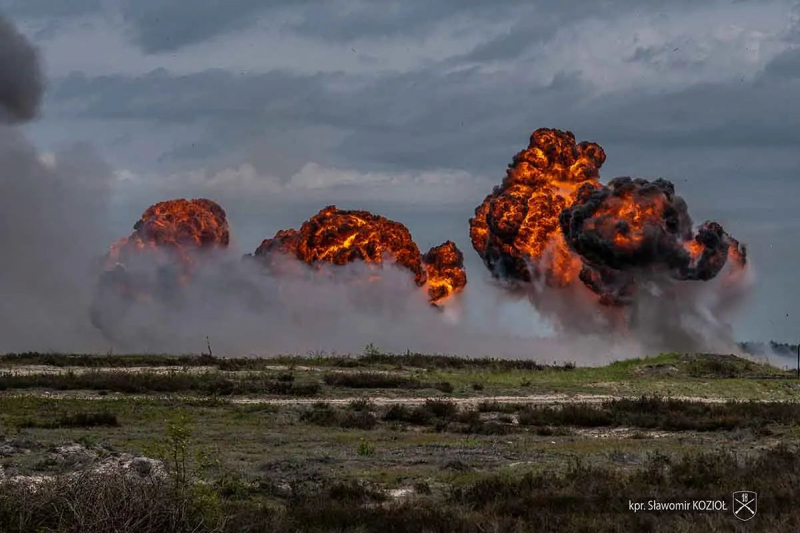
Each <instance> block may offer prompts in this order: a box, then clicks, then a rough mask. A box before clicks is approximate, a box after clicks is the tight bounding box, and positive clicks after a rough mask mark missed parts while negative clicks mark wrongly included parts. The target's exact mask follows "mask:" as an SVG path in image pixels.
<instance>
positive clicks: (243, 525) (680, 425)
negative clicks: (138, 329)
mask: <svg viewBox="0 0 800 533" xmlns="http://www.w3.org/2000/svg"><path fill="white" fill-rule="evenodd" d="M798 387H800V382H798V381H797V380H796V379H794V378H793V375H792V374H790V373H787V372H784V371H781V370H779V369H776V368H773V367H770V366H766V365H763V364H759V363H755V362H752V361H749V360H746V359H741V358H737V357H733V356H723V355H686V354H664V355H661V356H658V357H653V358H646V359H636V360H627V361H621V362H617V363H613V364H611V365H608V366H604V367H596V368H581V367H575V366H574V365H555V366H548V365H541V364H537V363H534V362H531V361H504V360H492V359H475V360H470V359H460V358H453V357H443V356H430V355H420V354H406V355H397V356H393V355H386V354H380V353H377V351H375V350H369V351H368V353H367V354H366V355H364V356H361V357H277V358H270V359H215V358H212V357H207V356H199V357H170V356H149V355H147V356H82V355H59V354H13V355H8V356H3V357H0V466H1V467H2V468H0V531H3V532H5V531H9V532H11V531H24V532H28V531H30V532H37V531H81V532H84V531H86V532H94V531H96V532H103V531H131V532H133V531H145V532H147V531H153V532H156V531H159V532H160V531H209V532H211V531H220V532H223V531H224V532H228V531H230V532H239V531H245V532H248V531H253V532H255V531H264V532H266V531H271V532H272V531H275V532H282V531H287V532H288V531H382V532H385V531H409V532H410V531H442V532H445V531H447V532H449V531H566V532H570V531H589V530H591V531H796V530H798V529H800V511H795V510H794V509H793V506H792V505H791V504H792V503H793V502H794V501H795V499H796V497H797V496H798V490H799V489H798V488H797V487H800V485H798V481H799V480H800V456H798V455H797V453H796V452H797V449H798V446H800V403H797V400H798V399H800V394H798V392H800V388H798ZM735 490H754V491H758V493H759V502H758V515H757V516H756V517H755V518H754V519H753V520H751V521H749V522H747V523H744V522H740V521H739V520H737V519H736V518H735V517H734V516H733V514H732V512H731V510H730V507H731V506H732V501H731V494H732V492H733V491H735ZM709 498H712V499H722V500H725V501H726V502H727V507H728V510H727V511H718V512H699V511H687V512H672V513H668V512H663V513H653V512H649V513H648V512H640V513H634V512H632V511H630V510H629V503H630V501H639V500H648V499H658V500H660V501H677V500H686V499H709ZM154 501H157V502H158V505H154V504H152V503H149V504H148V503H147V502H154ZM98 502H99V503H98ZM98 506H99V507H98ZM97 509H101V511H102V512H101V511H98V510H97Z"/></svg>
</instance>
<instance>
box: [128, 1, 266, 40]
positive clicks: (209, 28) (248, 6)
mask: <svg viewBox="0 0 800 533" xmlns="http://www.w3.org/2000/svg"><path fill="white" fill-rule="evenodd" d="M272 5H273V7H274V6H275V4H272ZM266 7H267V6H266V5H265V3H264V2H261V1H259V0H225V1H224V2H220V1H218V0H192V1H191V2H185V1H182V0H125V1H124V2H123V7H122V12H123V14H124V15H125V17H126V19H127V20H128V21H129V23H130V28H131V34H132V37H133V40H134V42H136V44H138V45H139V46H140V47H141V48H142V50H144V51H145V52H147V53H161V52H170V51H173V50H177V49H178V48H181V47H183V46H187V45H191V44H196V43H199V42H202V41H205V40H207V39H211V38H214V37H216V36H218V35H221V34H224V33H228V32H231V31H235V30H238V29H242V28H245V27H248V26H252V25H254V24H256V23H257V22H258V16H259V15H260V12H262V11H264V10H265V9H266Z"/></svg>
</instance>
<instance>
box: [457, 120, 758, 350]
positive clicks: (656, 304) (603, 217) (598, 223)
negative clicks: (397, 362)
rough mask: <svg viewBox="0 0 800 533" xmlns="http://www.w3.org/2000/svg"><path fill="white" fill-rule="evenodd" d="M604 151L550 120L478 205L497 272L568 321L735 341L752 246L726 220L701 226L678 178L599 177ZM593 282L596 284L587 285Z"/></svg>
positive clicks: (644, 334) (478, 224) (672, 341)
mask: <svg viewBox="0 0 800 533" xmlns="http://www.w3.org/2000/svg"><path fill="white" fill-rule="evenodd" d="M605 159H606V155H605V152H604V151H603V149H602V148H601V147H600V146H599V145H597V144H595V143H589V142H582V143H579V144H577V143H576V142H575V137H574V135H573V134H572V133H571V132H563V131H559V130H552V129H539V130H536V131H535V132H534V133H533V135H531V139H530V144H529V146H528V148H527V149H525V150H523V151H521V152H519V153H518V154H517V155H516V156H514V160H513V162H512V164H511V165H509V169H508V172H507V175H506V178H505V179H504V180H503V182H502V184H501V185H500V186H499V187H497V188H496V189H495V190H494V191H493V192H492V193H491V194H490V195H489V196H487V197H486V199H485V200H484V202H483V203H482V204H481V205H480V206H478V207H477V208H476V210H475V217H474V218H473V219H471V220H470V235H471V237H472V243H473V247H474V248H475V250H476V251H477V252H478V254H479V255H480V256H481V258H482V259H483V261H484V263H485V264H486V266H487V267H488V268H489V270H490V272H491V273H492V275H493V276H494V277H495V278H497V279H498V280H499V281H501V282H502V283H503V284H504V285H505V286H506V287H507V288H510V289H512V290H513V291H517V292H524V293H525V294H527V295H529V297H530V298H531V300H532V302H533V303H534V304H535V305H536V307H537V309H538V310H539V311H540V312H542V313H543V314H544V315H545V316H547V317H548V318H550V319H551V320H552V321H553V323H554V324H553V325H554V326H555V327H556V328H559V329H564V330H569V331H581V332H587V331H588V332H591V331H603V330H608V329H609V328H610V329H612V330H614V331H617V333H623V334H626V335H633V336H634V337H638V338H641V339H643V340H646V341H647V342H648V343H649V344H650V345H652V346H653V347H657V348H658V349H668V348H680V349H698V348H708V349H711V348H716V349H720V347H724V346H726V345H729V344H732V343H731V341H732V337H731V335H730V330H729V328H727V327H726V326H725V324H724V323H723V322H722V321H721V320H720V311H721V310H722V308H723V307H724V306H723V302H725V304H730V303H731V299H732V297H733V295H734V294H735V295H737V296H740V295H741V293H742V290H743V289H742V287H743V285H744V283H743V281H744V278H745V276H744V275H743V272H744V269H745V266H746V253H745V249H744V247H743V246H741V245H740V244H739V242H738V241H737V240H736V239H734V238H733V237H731V236H730V235H728V233H726V232H725V231H724V230H723V229H722V227H721V226H720V225H719V224H717V223H716V222H705V223H703V224H702V225H701V226H700V227H699V228H697V230H695V228H694V227H693V224H692V220H691V218H690V216H689V213H688V208H687V206H686V203H685V202H684V200H683V199H682V198H680V197H679V196H677V195H676V194H675V188H674V186H673V184H672V183H670V182H669V181H666V180H663V179H658V180H656V181H653V182H649V181H647V180H643V179H631V178H627V177H624V178H616V179H614V180H612V181H611V182H610V183H609V184H608V185H605V186H604V185H602V184H601V183H600V181H599V177H600V176H599V169H600V167H601V166H602V164H603V163H604V162H605ZM726 264H727V265H728V268H727V270H728V274H727V275H725V276H723V279H722V280H721V281H719V282H716V281H717V280H715V282H716V283H713V284H710V285H706V286H699V285H697V283H696V282H699V281H702V282H707V281H710V280H713V279H714V278H715V277H716V276H717V275H718V274H719V273H720V272H721V271H722V270H723V268H725V267H726ZM586 289H588V290H586Z"/></svg>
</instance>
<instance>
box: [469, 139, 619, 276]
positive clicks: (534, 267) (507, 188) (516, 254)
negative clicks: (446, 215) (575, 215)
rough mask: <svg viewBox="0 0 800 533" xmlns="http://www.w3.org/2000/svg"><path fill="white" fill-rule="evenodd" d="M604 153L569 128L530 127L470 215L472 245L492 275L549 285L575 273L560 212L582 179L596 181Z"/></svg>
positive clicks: (577, 263)
mask: <svg viewBox="0 0 800 533" xmlns="http://www.w3.org/2000/svg"><path fill="white" fill-rule="evenodd" d="M605 159H606V154H605V152H603V149H602V148H601V147H600V146H599V145H597V144H595V143H589V142H582V143H580V144H576V143H575V136H574V135H573V134H572V133H571V132H563V131H559V130H554V129H538V130H536V131H535V132H533V134H532V135H531V138H530V144H529V146H528V148H527V149H525V150H522V151H521V152H519V153H518V154H517V155H515V156H514V160H513V162H512V163H511V164H510V165H509V168H508V170H507V172H506V177H505V179H504V180H503V183H502V184H501V185H500V187H498V188H495V190H494V191H493V192H492V194H490V195H489V196H487V197H486V199H485V200H484V201H483V203H482V204H481V205H480V206H478V207H477V208H476V209H475V217H474V218H472V219H470V221H469V222H470V237H471V239H472V245H473V247H474V248H475V250H476V251H477V252H478V254H479V255H480V256H481V258H482V259H483V261H484V263H485V264H486V266H487V267H488V268H489V270H490V271H491V272H492V274H493V275H494V276H495V277H498V278H503V279H508V280H515V281H523V282H530V281H533V280H535V279H543V280H544V281H545V282H546V283H547V284H548V285H551V286H565V285H569V284H571V283H573V282H574V281H575V280H576V279H578V275H579V273H580V270H581V263H580V259H579V258H578V257H576V256H575V254H573V253H572V252H570V250H569V248H568V247H567V244H566V242H565V241H564V239H563V237H562V235H561V231H560V229H559V215H560V214H561V212H562V211H563V210H564V208H566V207H567V206H569V205H570V204H571V203H572V199H573V196H574V194H575V192H576V191H577V189H578V187H579V186H580V185H581V184H583V183H586V182H596V181H597V179H598V177H599V169H600V167H601V166H602V165H603V162H604V161H605Z"/></svg>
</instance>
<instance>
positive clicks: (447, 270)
mask: <svg viewBox="0 0 800 533" xmlns="http://www.w3.org/2000/svg"><path fill="white" fill-rule="evenodd" d="M422 262H423V263H424V264H425V270H426V271H427V273H428V299H429V300H430V301H431V303H437V302H441V301H443V300H446V299H447V298H449V297H450V296H452V295H453V294H456V293H459V292H461V291H462V290H464V287H465V286H466V284H467V273H466V272H465V271H464V254H462V253H461V250H459V249H458V246H456V243H454V242H453V241H446V242H444V243H442V244H440V245H439V246H434V247H433V248H431V249H430V250H428V253H426V254H425V255H424V256H423V257H422Z"/></svg>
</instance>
